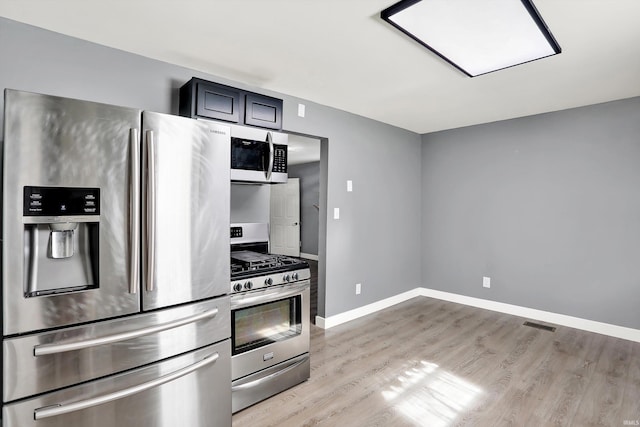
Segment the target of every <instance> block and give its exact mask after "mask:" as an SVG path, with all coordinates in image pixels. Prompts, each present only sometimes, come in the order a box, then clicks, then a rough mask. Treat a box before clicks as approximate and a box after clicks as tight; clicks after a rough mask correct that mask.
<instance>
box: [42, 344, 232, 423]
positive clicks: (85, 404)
mask: <svg viewBox="0 0 640 427" xmlns="http://www.w3.org/2000/svg"><path fill="white" fill-rule="evenodd" d="M219 357H220V355H219V354H218V353H217V352H216V353H213V354H211V355H208V356H206V357H205V358H204V359H202V360H201V361H199V362H196V363H194V364H192V365H189V366H187V367H186V368H182V369H180V370H178V371H175V372H172V373H170V374H167V375H163V376H161V377H159V378H156V379H155V380H151V381H148V382H146V383H142V384H139V385H137V386H134V387H129V388H126V389H124V390H118V391H115V392H113V393H108V394H103V395H102V396H97V397H93V398H91V399H85V400H78V401H76V402H71V403H58V404H54V405H51V406H46V407H44V408H38V409H36V410H35V411H33V418H34V419H35V420H41V419H43V418H50V417H56V416H58V415H64V414H68V413H70V412H76V411H81V410H83V409H87V408H91V407H92V406H98V405H102V404H103V403H107V402H113V401H114V400H119V399H124V398H125V397H129V396H132V395H134V394H137V393H141V392H143V391H146V390H149V389H151V388H153V387H157V386H159V385H162V384H165V383H168V382H171V381H174V380H177V379H178V378H180V377H184V376H185V375H187V374H190V373H191V372H194V371H197V370H198V369H200V368H203V367H205V366H207V365H209V364H210V363H214V362H215V361H216V360H218V358H219Z"/></svg>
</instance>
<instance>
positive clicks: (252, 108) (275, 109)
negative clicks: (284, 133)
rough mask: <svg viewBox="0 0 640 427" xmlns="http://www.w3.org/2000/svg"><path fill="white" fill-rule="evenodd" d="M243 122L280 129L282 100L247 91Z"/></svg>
mask: <svg viewBox="0 0 640 427" xmlns="http://www.w3.org/2000/svg"><path fill="white" fill-rule="evenodd" d="M245 108H246V110H245V116H244V123H245V124H247V125H251V126H259V127H261V128H268V129H282V100H281V99H277V98H271V97H269V96H264V95H258V94H256V93H248V94H247V96H246V102H245Z"/></svg>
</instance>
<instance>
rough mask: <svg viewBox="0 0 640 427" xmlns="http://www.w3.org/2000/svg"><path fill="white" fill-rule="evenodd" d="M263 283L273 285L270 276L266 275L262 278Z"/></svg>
mask: <svg viewBox="0 0 640 427" xmlns="http://www.w3.org/2000/svg"><path fill="white" fill-rule="evenodd" d="M264 284H265V285H267V286H271V285H273V279H272V278H271V277H267V278H266V279H264Z"/></svg>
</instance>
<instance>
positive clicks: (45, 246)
mask: <svg viewBox="0 0 640 427" xmlns="http://www.w3.org/2000/svg"><path fill="white" fill-rule="evenodd" d="M229 147H230V132H229V129H228V128H227V127H225V126H221V125H218V124H215V123H211V122H206V121H196V120H192V119H187V118H183V117H177V116H170V115H165V114H159V113H152V112H146V111H145V112H143V111H140V110H136V109H131V108H123V107H116V106H112V105H105V104H98V103H93V102H86V101H79V100H74V99H67V98H60V97H54V96H45V95H39V94H33V93H28V92H20V91H15V90H6V91H5V119H4V142H3V171H2V173H3V196H2V203H3V208H2V319H3V342H2V351H3V359H2V384H3V399H2V400H3V408H2V420H1V421H2V425H3V426H4V427H18V426H19V427H28V426H38V427H53V426H56V427H58V426H64V427H76V426H77V427H85V426H92V427H106V426H109V427H111V426H114V427H115V426H118V427H128V426H131V427H133V426H135V427H142V426H148V427H169V426H171V427H173V426H177V425H184V426H189V427H214V426H229V425H231V392H230V382H231V373H230V354H231V352H230V342H229V337H230V335H231V332H230V322H229V318H230V313H229V299H228V296H226V295H225V294H226V293H227V292H228V286H229V188H230V185H229V158H230V154H229V150H230V148H229Z"/></svg>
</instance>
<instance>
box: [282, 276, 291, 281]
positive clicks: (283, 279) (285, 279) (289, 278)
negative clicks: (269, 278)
mask: <svg viewBox="0 0 640 427" xmlns="http://www.w3.org/2000/svg"><path fill="white" fill-rule="evenodd" d="M290 280H291V277H289V275H288V274H285V275H284V276H282V281H283V282H289V281H290Z"/></svg>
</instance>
